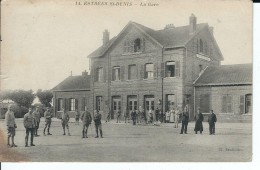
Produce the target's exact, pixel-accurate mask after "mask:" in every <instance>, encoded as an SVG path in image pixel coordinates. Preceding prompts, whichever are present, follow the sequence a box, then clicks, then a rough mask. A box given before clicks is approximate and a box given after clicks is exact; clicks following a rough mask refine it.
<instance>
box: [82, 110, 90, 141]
mask: <svg viewBox="0 0 260 170" xmlns="http://www.w3.org/2000/svg"><path fill="white" fill-rule="evenodd" d="M87 109H88V108H87V107H86V106H85V111H84V113H83V114H82V115H81V121H82V126H83V128H82V138H88V136H87V134H88V127H89V125H90V124H91V122H92V117H91V115H90V113H89V111H88V110H87Z"/></svg>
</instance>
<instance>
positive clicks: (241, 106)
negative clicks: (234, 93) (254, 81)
mask: <svg viewBox="0 0 260 170" xmlns="http://www.w3.org/2000/svg"><path fill="white" fill-rule="evenodd" d="M239 109H240V114H244V113H245V96H244V95H241V96H240V106H239Z"/></svg>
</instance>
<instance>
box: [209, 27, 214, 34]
mask: <svg viewBox="0 0 260 170" xmlns="http://www.w3.org/2000/svg"><path fill="white" fill-rule="evenodd" d="M209 31H210V32H211V34H212V35H213V33H214V27H209Z"/></svg>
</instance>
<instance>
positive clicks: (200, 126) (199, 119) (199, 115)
mask: <svg viewBox="0 0 260 170" xmlns="http://www.w3.org/2000/svg"><path fill="white" fill-rule="evenodd" d="M194 119H195V128H194V131H195V133H196V134H197V133H198V131H200V134H202V131H203V124H202V122H203V120H204V117H203V114H202V113H201V112H200V109H199V108H198V111H197V114H196V115H195V118H194Z"/></svg>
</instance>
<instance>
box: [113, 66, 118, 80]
mask: <svg viewBox="0 0 260 170" xmlns="http://www.w3.org/2000/svg"><path fill="white" fill-rule="evenodd" d="M118 80H120V67H119V66H116V67H113V71H112V81H118Z"/></svg>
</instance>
